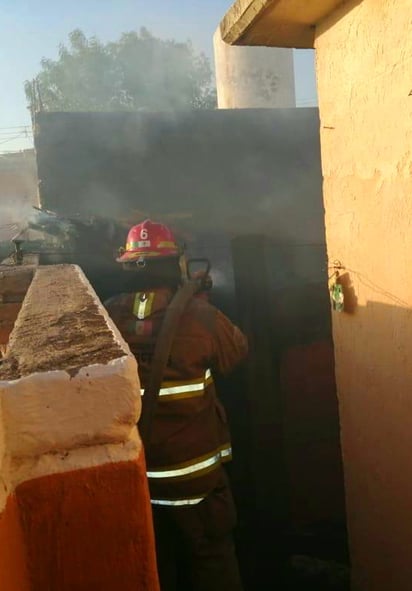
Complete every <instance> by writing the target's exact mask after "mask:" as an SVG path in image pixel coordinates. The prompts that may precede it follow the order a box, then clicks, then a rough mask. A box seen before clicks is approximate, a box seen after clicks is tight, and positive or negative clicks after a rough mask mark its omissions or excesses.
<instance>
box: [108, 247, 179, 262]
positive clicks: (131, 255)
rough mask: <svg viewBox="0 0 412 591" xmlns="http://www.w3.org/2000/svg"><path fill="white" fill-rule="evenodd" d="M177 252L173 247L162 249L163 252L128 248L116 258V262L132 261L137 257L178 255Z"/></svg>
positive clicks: (159, 257)
mask: <svg viewBox="0 0 412 591" xmlns="http://www.w3.org/2000/svg"><path fill="white" fill-rule="evenodd" d="M178 256H179V252H178V251H177V250H175V249H164V251H163V252H156V251H151V252H147V251H144V252H142V251H141V250H129V251H127V252H124V253H123V254H122V255H121V256H120V257H118V258H117V259H116V262H118V263H133V262H135V261H138V260H139V259H161V258H171V257H178Z"/></svg>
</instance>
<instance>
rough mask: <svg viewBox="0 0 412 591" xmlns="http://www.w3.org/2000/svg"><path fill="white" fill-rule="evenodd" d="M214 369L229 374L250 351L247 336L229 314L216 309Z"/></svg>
mask: <svg viewBox="0 0 412 591" xmlns="http://www.w3.org/2000/svg"><path fill="white" fill-rule="evenodd" d="M213 340H214V366H215V367H214V369H215V370H216V371H218V372H219V373H221V374H222V375H225V374H228V373H229V372H231V371H232V370H233V369H235V367H236V366H238V365H239V364H240V363H241V362H242V361H244V360H245V358H246V357H247V353H248V343H247V338H246V336H245V335H244V334H243V333H242V331H241V330H240V329H239V328H238V327H237V326H235V325H234V324H233V323H232V322H231V321H230V320H229V318H227V316H225V315H224V314H222V312H220V311H219V310H216V324H215V334H214V339H213Z"/></svg>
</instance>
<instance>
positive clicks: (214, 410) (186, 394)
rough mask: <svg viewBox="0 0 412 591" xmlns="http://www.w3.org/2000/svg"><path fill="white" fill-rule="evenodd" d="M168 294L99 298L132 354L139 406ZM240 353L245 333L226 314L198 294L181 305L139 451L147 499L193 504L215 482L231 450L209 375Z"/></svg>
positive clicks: (244, 346) (227, 369) (243, 351)
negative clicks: (145, 445) (145, 444)
mask: <svg viewBox="0 0 412 591" xmlns="http://www.w3.org/2000/svg"><path fill="white" fill-rule="evenodd" d="M172 296H173V294H172V292H170V291H169V290H154V291H150V292H144V293H142V292H138V293H133V294H122V295H119V296H116V297H115V298H112V299H111V300H109V301H108V302H107V303H106V307H107V309H108V312H109V314H110V316H111V317H112V319H113V320H114V322H115V323H116V325H117V326H118V328H119V330H120V332H121V333H122V335H123V337H124V338H125V340H126V341H127V342H128V344H129V346H130V348H131V350H132V352H133V353H134V354H135V356H136V358H137V361H138V365H139V376H140V381H141V384H142V395H143V405H144V387H145V385H146V383H147V380H148V376H149V372H150V365H151V360H152V358H153V352H154V346H155V342H156V336H157V333H158V331H159V328H160V325H161V321H162V319H163V315H164V312H165V310H166V308H167V305H168V304H169V302H170V299H171V298H172ZM246 354H247V343H246V338H245V337H244V335H243V334H242V333H241V332H240V331H239V329H238V328H237V327H235V326H234V325H233V324H232V323H231V322H230V320H229V319H228V318H227V317H226V316H224V315H223V314H222V313H221V312H220V311H218V310H217V309H216V308H214V307H213V306H211V305H210V304H209V303H207V302H206V301H204V300H202V299H199V298H193V299H192V300H191V301H190V302H189V304H188V306H187V309H186V310H185V312H184V313H183V315H182V318H181V321H180V324H179V328H178V330H177V333H176V337H175V340H174V344H173V346H172V350H171V354H170V358H169V362H168V364H167V367H166V370H165V375H164V381H163V383H162V386H161V389H160V392H159V404H158V407H157V411H156V415H155V417H154V421H153V426H152V439H151V445H150V447H149V449H147V450H146V461H147V476H148V479H149V485H150V491H151V497H152V502H153V504H164V505H169V506H172V505H190V504H196V503H198V502H200V501H201V500H202V499H203V498H204V497H205V496H206V495H207V494H208V492H209V491H211V490H212V489H213V488H214V486H215V485H216V482H217V480H218V478H219V474H220V466H221V464H222V463H223V462H225V461H229V460H230V459H231V453H232V452H231V445H230V436H229V430H228V425H227V421H226V417H225V412H224V409H223V407H222V405H221V403H220V402H219V401H218V399H217V396H216V392H215V386H214V381H213V373H214V372H218V373H221V374H225V373H228V372H230V371H231V370H232V369H233V368H234V367H235V366H236V365H237V364H238V363H239V362H241V361H242V360H243V359H244V357H245V356H246Z"/></svg>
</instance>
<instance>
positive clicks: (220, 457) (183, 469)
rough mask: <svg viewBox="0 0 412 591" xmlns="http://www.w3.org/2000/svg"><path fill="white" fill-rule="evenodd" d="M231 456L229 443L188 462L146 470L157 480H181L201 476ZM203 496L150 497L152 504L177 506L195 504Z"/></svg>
mask: <svg viewBox="0 0 412 591" xmlns="http://www.w3.org/2000/svg"><path fill="white" fill-rule="evenodd" d="M231 457H232V448H231V446H230V445H229V444H227V445H225V446H222V447H221V448H219V449H218V450H217V451H216V452H213V453H212V454H208V455H207V456H204V457H202V458H196V459H195V460H192V461H191V462H190V463H189V462H185V464H180V465H179V466H173V467H171V468H170V469H164V470H150V471H148V472H147V477H148V478H149V479H156V480H158V481H159V479H161V480H162V481H165V480H166V481H168V480H171V481H172V482H177V481H182V480H186V479H191V478H197V477H199V476H203V475H204V474H206V473H207V472H209V471H211V470H215V469H216V468H218V467H219V466H220V464H221V463H223V462H225V461H228V460H229V459H230V458H231ZM204 498H205V495H196V496H195V497H183V498H179V499H170V498H161V499H151V502H152V504H153V505H166V506H178V505H196V504H197V503H200V502H201V501H202V500H203V499H204Z"/></svg>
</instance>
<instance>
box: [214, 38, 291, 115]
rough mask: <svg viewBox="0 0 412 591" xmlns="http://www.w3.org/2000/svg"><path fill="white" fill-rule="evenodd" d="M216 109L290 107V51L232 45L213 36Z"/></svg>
mask: <svg viewBox="0 0 412 591" xmlns="http://www.w3.org/2000/svg"><path fill="white" fill-rule="evenodd" d="M213 44H214V52H215V69H216V87H217V98H218V107H219V109H248V108H252V109H271V108H290V107H291V108H293V107H295V106H296V100H295V79H294V69H293V50H292V49H278V48H267V47H234V46H231V45H228V44H227V43H225V42H224V41H223V40H222V37H221V34H220V29H218V30H217V31H216V33H215V35H214V38H213Z"/></svg>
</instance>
